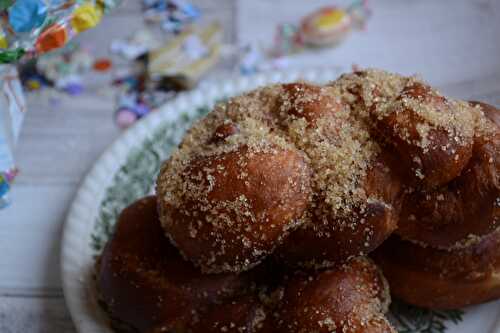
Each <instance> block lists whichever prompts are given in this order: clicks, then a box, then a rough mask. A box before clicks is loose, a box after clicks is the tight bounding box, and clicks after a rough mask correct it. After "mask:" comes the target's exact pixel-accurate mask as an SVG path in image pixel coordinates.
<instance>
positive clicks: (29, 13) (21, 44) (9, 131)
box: [0, 0, 120, 208]
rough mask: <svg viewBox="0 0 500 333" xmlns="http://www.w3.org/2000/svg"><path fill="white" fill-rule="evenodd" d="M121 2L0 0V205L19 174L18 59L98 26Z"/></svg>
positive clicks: (20, 106)
mask: <svg viewBox="0 0 500 333" xmlns="http://www.w3.org/2000/svg"><path fill="white" fill-rule="evenodd" d="M119 2H120V0H0V89H1V90H2V94H0V208H2V207H5V206H6V205H7V203H8V192H9V189H10V186H11V182H12V181H13V179H14V176H15V175H16V173H17V169H16V168H15V164H14V156H13V150H14V145H15V144H16V141H17V138H18V136H19V131H20V128H21V124H22V121H23V118H24V114H25V112H26V105H25V102H24V97H23V91H22V86H21V82H20V80H19V77H18V74H17V70H16V67H15V65H16V63H17V62H18V61H19V60H21V59H22V58H23V59H25V58H33V57H36V56H38V55H41V54H43V53H46V52H49V51H52V50H55V49H58V48H61V47H63V46H65V45H66V44H67V43H68V42H69V41H70V40H71V39H72V38H73V37H74V36H75V35H77V34H79V33H81V32H82V31H85V30H87V29H90V28H92V27H94V26H95V25H97V24H98V23H99V21H100V20H101V18H102V16H103V15H104V14H105V13H106V12H107V11H108V10H109V9H111V8H112V7H114V6H116V5H117V4H118V3H119ZM47 66H48V65H47ZM37 83H38V84H40V83H39V82H36V81H32V82H29V87H32V88H36V86H37ZM72 88H73V90H72V92H74V88H75V87H74V85H73V86H72Z"/></svg>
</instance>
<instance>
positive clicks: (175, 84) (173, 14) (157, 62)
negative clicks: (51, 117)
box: [111, 0, 222, 128]
mask: <svg viewBox="0 0 500 333" xmlns="http://www.w3.org/2000/svg"><path fill="white" fill-rule="evenodd" d="M143 8H144V19H145V21H146V22H148V23H151V24H159V26H160V27H161V28H162V29H163V30H165V31H167V32H168V33H167V34H165V33H162V36H161V37H162V38H158V37H157V36H155V35H154V34H153V33H152V32H151V31H150V30H139V31H136V32H134V33H133V34H132V35H131V36H130V37H129V38H128V39H126V40H116V41H113V42H112V44H111V50H112V51H114V52H115V53H118V54H120V55H122V56H123V57H124V58H125V59H128V60H133V61H134V63H133V65H132V66H131V68H132V70H131V71H130V72H129V73H126V74H125V75H121V76H119V77H118V79H116V80H115V81H114V84H115V86H117V87H118V88H119V90H120V92H119V94H118V97H117V99H116V100H117V104H118V105H117V110H116V113H115V120H116V123H117V125H118V126H119V127H121V128H127V127H129V126H130V125H132V124H133V123H134V122H135V121H137V120H138V119H140V118H142V117H144V116H145V115H147V114H148V113H149V112H151V111H152V110H154V109H156V108H157V107H158V106H160V105H162V104H164V103H165V102H166V101H167V100H168V99H170V98H172V97H174V96H175V95H176V93H177V92H179V91H182V90H187V89H191V88H193V87H194V86H195V85H196V84H197V82H198V81H199V80H200V78H201V77H202V76H203V75H204V74H205V73H207V72H208V71H209V70H210V69H211V68H212V67H213V66H214V65H215V63H216V62H217V61H218V59H219V57H220V49H221V42H222V41H221V39H222V30H221V27H220V26H219V24H218V23H216V22H213V23H210V24H204V25H201V24H195V23H197V21H198V19H200V18H201V11H200V10H199V9H198V8H196V7H195V6H193V5H191V4H190V3H188V2H184V1H180V0H163V1H151V0H144V1H143Z"/></svg>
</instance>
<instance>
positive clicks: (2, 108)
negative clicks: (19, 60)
mask: <svg viewBox="0 0 500 333" xmlns="http://www.w3.org/2000/svg"><path fill="white" fill-rule="evenodd" d="M0 89H1V90H2V94H0V208H2V207H5V206H6V205H7V204H8V201H9V200H8V192H9V189H10V183H11V182H12V180H13V178H14V176H15V173H16V168H15V165H14V154H13V150H14V146H15V144H16V142H17V138H18V137H19V131H20V129H21V124H22V122H23V118H24V114H25V113H26V104H25V100H24V95H23V92H22V86H21V82H20V80H19V77H18V75H17V70H16V68H15V66H13V65H0Z"/></svg>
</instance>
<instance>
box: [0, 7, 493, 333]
mask: <svg viewBox="0 0 500 333" xmlns="http://www.w3.org/2000/svg"><path fill="white" fill-rule="evenodd" d="M348 2H349V1H344V0H339V1H337V2H336V3H339V4H342V3H348ZM194 3H196V4H198V5H199V6H200V7H201V8H202V9H203V13H204V15H205V18H206V19H207V20H210V19H218V20H220V21H221V23H222V26H223V28H224V40H225V42H228V43H247V42H255V43H265V42H269V40H270V39H271V38H270V35H272V34H273V33H274V27H275V25H276V24H277V23H278V22H283V21H290V22H293V21H296V20H297V19H298V18H300V17H301V16H302V15H303V14H304V13H306V12H308V11H310V10H311V9H313V8H316V7H317V6H318V5H321V4H328V3H335V1H326V0H325V1H316V0H315V1H307V2H306V1H299V0H297V1H285V0H274V1H271V0H259V1H256V0H253V1H245V0H240V1H237V0H234V1H232V0H224V1H220V0H218V1H209V0H198V1H194ZM139 4H140V2H139V1H135V0H128V1H126V2H125V4H124V5H123V6H122V7H121V8H119V9H118V10H116V11H115V12H114V13H113V14H112V15H110V16H108V17H106V18H105V19H104V21H103V23H102V24H101V25H100V26H99V27H98V28H96V29H94V30H92V31H89V32H87V33H85V34H84V35H83V36H82V42H83V43H84V44H88V45H94V53H95V54H96V55H101V56H105V55H108V54H109V53H108V49H107V46H108V45H109V42H110V41H111V40H112V39H113V38H117V37H126V36H127V35H129V34H130V33H131V32H132V31H133V30H134V29H137V28H140V27H142V26H143V22H142V19H141V17H140V15H139V13H140V9H139V8H140V6H139ZM372 6H373V10H374V15H373V17H372V19H371V20H370V21H369V22H368V27H367V30H366V31H365V32H359V33H355V34H354V35H353V36H352V37H351V38H349V39H348V40H347V41H346V42H345V43H344V44H342V45H341V46H340V47H339V48H338V49H335V50H332V51H326V52H320V53H315V54H314V55H303V56H299V57H297V59H296V60H294V61H292V66H337V67H338V68H339V71H347V70H349V69H350V66H351V65H352V64H358V65H360V66H362V67H369V66H374V67H381V68H385V69H389V70H393V71H398V72H402V73H406V74H411V73H420V74H422V76H423V77H425V78H426V79H427V80H429V81H430V82H431V83H432V84H434V85H437V86H439V87H441V88H442V90H443V91H444V92H446V93H448V94H451V95H453V96H458V97H461V98H465V99H478V100H483V101H486V102H489V103H492V104H496V105H500V2H499V1H495V0H474V1H468V0H461V1H456V0H448V1H434V0H421V1H418V0H412V1H400V0H398V1H396V0H385V1H382V0H379V1H373V2H372ZM117 66H120V61H118V60H117ZM232 66H233V64H228V63H223V64H221V65H219V66H218V68H217V71H216V72H215V73H214V74H213V76H214V75H216V76H218V77H221V76H224V75H229V74H230V73H231V70H230V69H231V68H232ZM90 76H91V77H90V78H89V82H92V83H91V84H89V86H88V89H87V90H86V92H85V93H84V94H83V95H81V96H78V97H72V98H69V97H67V98H64V99H63V100H62V101H61V103H60V105H59V106H57V107H53V106H51V105H50V104H49V103H48V101H47V100H46V99H44V98H43V96H39V95H37V94H29V95H28V96H27V97H28V105H29V113H28V115H27V117H26V120H25V123H24V127H23V130H22V134H21V138H20V141H19V144H18V146H17V150H16V155H17V161H18V164H19V167H20V168H21V174H20V176H19V177H18V179H17V180H16V183H15V185H14V187H13V192H12V195H13V201H14V202H13V204H12V205H11V206H10V207H9V208H8V209H6V210H1V211H0V332H5V333H11V332H16V333H17V332H22V333H26V332H50V333H52V332H73V331H74V328H73V325H72V323H71V320H70V317H69V314H68V312H67V310H66V308H65V305H64V300H63V297H62V292H61V282H60V277H59V263H58V261H59V247H60V236H61V232H62V227H63V222H64V219H65V215H66V212H67V210H68V207H69V205H70V203H71V201H72V199H73V197H74V194H75V192H76V190H77V188H78V185H79V183H80V181H81V180H82V178H83V177H84V175H85V173H86V172H87V171H88V170H89V168H90V167H91V165H92V164H93V163H94V161H95V159H96V158H97V157H98V156H99V155H100V154H101V153H102V151H103V150H104V149H105V147H106V146H108V145H109V144H110V142H111V141H112V140H114V139H115V138H116V137H117V136H118V135H119V134H120V131H119V130H118V129H117V128H116V126H115V124H114V123H113V120H112V115H113V111H114V110H113V105H114V103H113V95H112V94H110V93H107V92H106V90H107V89H106V87H108V82H109V80H110V76H109V74H104V75H103V74H91V75H90ZM208 80H210V78H209V79H208ZM108 90H109V89H108Z"/></svg>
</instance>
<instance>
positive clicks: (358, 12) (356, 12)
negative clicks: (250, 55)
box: [271, 0, 371, 57]
mask: <svg viewBox="0 0 500 333" xmlns="http://www.w3.org/2000/svg"><path fill="white" fill-rule="evenodd" d="M370 14H371V13H370V10H369V9H368V4H367V1H366V0H357V1H355V2H354V3H352V4H351V5H350V6H349V7H347V8H341V7H337V6H328V7H323V8H320V9H318V10H316V11H314V12H312V13H310V14H309V15H307V16H305V17H304V18H303V19H302V20H301V22H300V24H298V25H294V24H282V25H279V26H278V29H277V33H276V37H275V42H274V46H273V49H272V50H271V55H272V56H275V57H281V56H284V55H290V54H294V53H298V52H301V51H303V50H305V49H308V48H311V47H312V48H324V47H334V46H336V45H338V44H339V43H341V42H342V41H343V40H344V39H345V38H346V37H347V36H349V34H350V33H351V32H352V31H353V30H356V29H361V28H363V27H364V24H365V22H366V20H367V19H368V17H369V16H370Z"/></svg>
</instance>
